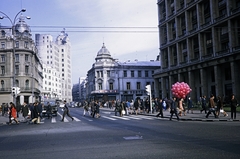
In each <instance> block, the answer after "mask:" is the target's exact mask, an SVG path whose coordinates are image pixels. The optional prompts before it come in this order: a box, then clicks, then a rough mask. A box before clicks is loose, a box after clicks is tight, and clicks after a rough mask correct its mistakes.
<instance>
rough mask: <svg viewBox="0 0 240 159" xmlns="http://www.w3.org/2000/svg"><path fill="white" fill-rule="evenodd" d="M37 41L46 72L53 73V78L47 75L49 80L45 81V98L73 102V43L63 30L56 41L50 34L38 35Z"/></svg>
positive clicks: (36, 36)
mask: <svg viewBox="0 0 240 159" xmlns="http://www.w3.org/2000/svg"><path fill="white" fill-rule="evenodd" d="M35 41H36V46H37V48H38V50H39V54H40V56H41V59H42V61H43V63H44V66H45V67H44V70H48V71H50V72H51V73H50V74H51V77H50V76H49V75H47V79H46V80H44V83H43V84H44V86H43V88H44V90H43V96H44V97H50V96H51V98H57V99H59V100H67V101H68V102H71V101H72V73H71V72H72V71H71V51H70V50H71V43H70V40H69V38H68V34H67V33H66V32H65V30H63V31H62V32H61V34H60V35H59V36H58V37H57V38H56V40H55V41H54V38H53V37H52V36H51V35H49V34H36V35H35ZM53 72H54V74H52V73H53ZM45 73H46V74H47V73H48V72H45ZM46 74H45V75H46ZM45 78H46V77H45ZM49 80H52V82H50V81H49ZM45 88H46V89H45Z"/></svg>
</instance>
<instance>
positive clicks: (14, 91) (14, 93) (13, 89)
mask: <svg viewBox="0 0 240 159" xmlns="http://www.w3.org/2000/svg"><path fill="white" fill-rule="evenodd" d="M12 95H13V96H15V95H16V87H12Z"/></svg>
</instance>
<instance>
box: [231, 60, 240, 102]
mask: <svg viewBox="0 0 240 159" xmlns="http://www.w3.org/2000/svg"><path fill="white" fill-rule="evenodd" d="M230 65H231V75H232V88H233V94H235V95H236V97H237V99H238V100H240V89H239V88H240V83H239V81H240V75H239V72H238V71H239V68H240V64H239V62H237V61H234V62H231V63H230Z"/></svg>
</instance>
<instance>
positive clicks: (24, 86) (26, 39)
mask: <svg viewBox="0 0 240 159" xmlns="http://www.w3.org/2000/svg"><path fill="white" fill-rule="evenodd" d="M25 18H26V17H24V16H22V15H21V16H20V17H19V19H18V20H19V21H18V22H17V23H16V25H15V26H13V27H10V26H9V27H2V26H0V34H1V35H0V43H1V49H0V56H1V58H0V67H1V71H0V82H1V85H0V101H1V102H2V103H9V102H11V101H15V99H16V104H23V102H24V101H25V102H28V103H32V102H35V100H40V92H41V89H42V79H43V76H42V63H41V61H40V58H39V56H38V52H37V49H36V47H35V44H34V41H33V39H32V38H31V36H32V35H31V30H30V27H29V26H28V25H27V23H26V22H25ZM12 28H13V29H14V30H12ZM13 87H19V88H20V93H19V94H17V95H15V98H14V96H13V93H12V91H13V89H12V88H13Z"/></svg>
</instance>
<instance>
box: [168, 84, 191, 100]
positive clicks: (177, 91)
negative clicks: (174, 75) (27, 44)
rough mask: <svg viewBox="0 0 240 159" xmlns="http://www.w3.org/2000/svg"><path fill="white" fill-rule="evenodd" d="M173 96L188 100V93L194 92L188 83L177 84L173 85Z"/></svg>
mask: <svg viewBox="0 0 240 159" xmlns="http://www.w3.org/2000/svg"><path fill="white" fill-rule="evenodd" d="M171 90H172V94H173V95H174V96H175V97H176V98H186V96H187V95H188V93H190V92H191V91H192V89H191V88H190V87H189V85H188V84H187V83H184V82H176V83H175V84H173V85H172V89H171Z"/></svg>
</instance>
